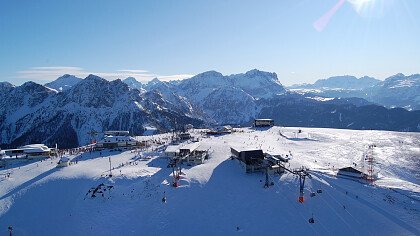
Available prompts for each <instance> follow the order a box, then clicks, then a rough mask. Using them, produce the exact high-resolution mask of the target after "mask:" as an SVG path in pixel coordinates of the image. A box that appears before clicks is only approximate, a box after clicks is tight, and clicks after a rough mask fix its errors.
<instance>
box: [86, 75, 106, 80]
mask: <svg viewBox="0 0 420 236" xmlns="http://www.w3.org/2000/svg"><path fill="white" fill-rule="evenodd" d="M85 80H92V81H104V80H106V79H104V78H102V77H99V76H97V75H94V74H90V75H88V76H87V77H86V78H85Z"/></svg>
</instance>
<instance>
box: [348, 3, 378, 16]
mask: <svg viewBox="0 0 420 236" xmlns="http://www.w3.org/2000/svg"><path fill="white" fill-rule="evenodd" d="M347 1H348V2H349V3H351V4H352V5H353V7H354V9H355V10H356V11H357V12H359V13H360V11H362V10H363V8H365V7H368V6H369V5H373V4H374V1H375V0H347Z"/></svg>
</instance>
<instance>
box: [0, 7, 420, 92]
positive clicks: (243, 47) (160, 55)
mask: <svg viewBox="0 0 420 236" xmlns="http://www.w3.org/2000/svg"><path fill="white" fill-rule="evenodd" d="M340 1H342V3H343V4H341V5H340V7H339V9H338V10H337V11H336V12H335V14H334V15H333V16H332V18H331V19H330V20H329V21H328V24H327V25H326V26H325V28H323V30H321V31H318V30H317V29H316V28H315V27H314V22H317V20H318V19H320V18H321V17H322V16H323V15H324V14H326V13H327V12H328V11H329V10H330V9H331V8H332V7H333V6H335V5H336V4H337V3H339V2H340ZM418 12H420V1H419V0H367V1H366V0H364V1H363V0H303V1H302V0H264V1H247V0H226V1H216V0H211V1H210V0H209V1H204V0H203V1H195V0H191V1H186V0H185V1H184V0H179V1H169V0H167V1H160V0H150V1H140V0H139V1H106V0H101V1H93V0H89V1H87V0H82V1H79V0H72V1H59V0H48V1H47V0H37V1H6V0H3V1H1V2H0V34H1V35H0V36H1V37H0V81H9V82H12V83H14V84H21V83H23V82H24V81H27V80H33V81H36V82H39V83H45V82H48V81H51V80H53V79H54V78H55V77H57V76H58V75H60V74H64V73H70V74H76V75H78V76H81V77H83V76H86V75H87V74H88V73H95V74H98V75H101V76H103V77H105V78H107V79H115V78H125V77H127V76H129V75H133V76H134V77H136V78H137V79H139V80H142V81H145V80H149V79H151V78H153V77H155V76H157V77H159V78H162V79H164V80H170V79H177V78H184V77H188V76H190V75H194V74H197V73H201V72H204V71H208V70H217V71H219V72H221V73H223V74H233V73H242V72H245V71H248V70H250V69H253V68H257V69H261V70H265V71H270V72H276V73H277V74H278V77H279V79H280V81H281V82H282V83H283V84H286V85H290V84H295V83H303V82H314V81H315V80H317V79H322V78H326V77H329V76H333V75H344V74H350V75H355V76H363V75H370V76H374V77H376V78H378V79H384V78H386V77H388V76H390V75H393V74H396V73H399V72H402V73H405V74H413V73H420V43H419V42H420V17H418V16H416V15H415V14H418Z"/></svg>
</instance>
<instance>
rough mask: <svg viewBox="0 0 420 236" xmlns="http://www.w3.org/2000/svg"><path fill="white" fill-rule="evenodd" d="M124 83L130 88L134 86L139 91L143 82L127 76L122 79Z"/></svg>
mask: <svg viewBox="0 0 420 236" xmlns="http://www.w3.org/2000/svg"><path fill="white" fill-rule="evenodd" d="M123 82H124V83H126V84H127V85H128V86H129V87H130V88H135V89H138V90H140V91H144V89H143V86H144V85H143V84H142V83H141V82H140V81H137V80H136V78H134V77H127V78H126V79H124V80H123Z"/></svg>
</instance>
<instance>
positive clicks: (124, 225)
mask: <svg viewBox="0 0 420 236" xmlns="http://www.w3.org/2000/svg"><path fill="white" fill-rule="evenodd" d="M299 129H301V130H302V132H301V133H299V132H298V130H299ZM280 132H281V134H282V135H280ZM192 133H193V135H194V136H198V137H200V136H201V134H200V130H194V131H192ZM169 136H170V134H161V135H154V136H148V137H138V139H149V140H152V139H153V140H156V141H159V140H160V141H161V142H163V141H165V140H166V139H167V138H168V137H169ZM200 144H201V146H200V148H204V149H209V151H210V158H209V159H208V160H206V161H205V163H204V164H202V165H197V166H187V165H184V166H183V169H182V172H183V173H184V175H182V176H181V180H180V187H178V188H174V187H172V186H171V182H172V169H171V168H167V164H168V161H167V159H166V158H163V157H160V155H161V154H162V150H164V148H165V147H166V146H165V145H161V144H160V145H158V144H155V145H154V146H153V147H152V148H149V149H148V150H143V151H141V152H140V153H138V152H134V151H124V152H118V151H112V152H111V151H102V152H101V153H99V152H92V153H89V152H86V153H81V154H77V155H70V156H69V158H70V159H71V160H72V161H75V160H78V162H77V164H73V165H70V166H69V167H64V168H57V167H56V166H57V161H58V159H52V160H51V159H48V160H45V161H42V162H40V161H37V162H35V161H31V162H25V163H20V164H15V165H14V166H8V167H6V168H5V169H4V168H3V169H1V170H0V232H1V233H0V234H1V235H5V234H7V232H8V231H7V227H8V226H9V225H12V226H13V229H14V230H13V233H14V235H236V234H241V235H420V206H419V200H420V185H419V176H420V170H419V167H420V134H419V133H398V132H386V131H354V130H338V129H320V128H291V127H287V128H280V127H273V128H270V129H264V130H254V129H250V128H243V129H237V130H236V132H234V133H232V134H227V135H224V136H216V137H208V138H205V137H204V136H203V137H201V141H200ZM369 145H375V147H374V148H373V156H374V158H375V162H376V163H375V171H376V172H378V180H377V181H376V182H375V185H370V184H367V183H363V182H360V181H357V180H354V179H346V178H339V177H337V176H336V172H337V168H341V167H346V166H352V165H354V163H356V164H357V165H358V167H361V166H362V165H363V163H362V159H363V156H364V155H365V153H366V151H367V150H368V146H369ZM230 146H245V147H256V148H261V149H263V150H264V151H267V152H270V153H275V154H276V153H277V154H283V155H285V154H289V155H290V153H291V154H292V155H291V158H292V159H291V160H290V162H289V163H290V167H289V168H291V169H293V168H299V167H301V166H306V167H307V168H309V169H310V173H311V175H312V176H313V178H312V179H307V181H306V183H305V190H304V191H305V202H304V203H299V202H298V201H297V198H298V194H299V179H298V178H297V177H296V176H294V175H293V174H289V173H287V172H286V173H285V174H283V175H282V176H279V175H273V174H271V175H270V176H269V177H270V181H272V182H274V185H273V186H271V187H270V188H267V189H265V188H263V185H264V182H265V175H264V174H263V173H254V174H246V173H245V171H244V169H243V168H242V166H241V165H240V164H239V162H238V161H236V160H231V159H230ZM109 159H111V163H112V167H113V168H114V169H113V170H112V173H113V177H112V178H108V177H106V176H107V175H108V173H109V172H108V169H109ZM130 162H131V164H130ZM122 164H124V165H122ZM286 166H289V164H287V165H286ZM7 173H11V176H10V177H9V178H7V177H6V174H7ZM101 183H103V184H105V186H113V188H112V189H111V190H110V191H104V196H103V197H102V196H101V195H100V194H99V195H98V196H97V197H96V198H91V197H90V195H89V194H87V193H88V191H89V190H90V189H91V188H95V187H97V186H98V185H99V184H101ZM318 189H322V193H317V194H316V196H315V197H310V196H309V194H310V192H316V190H318ZM164 196H165V197H166V200H167V201H166V203H163V202H162V198H163V197H164ZM312 216H313V218H314V220H315V223H314V224H310V223H308V220H309V218H311V217H312Z"/></svg>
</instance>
